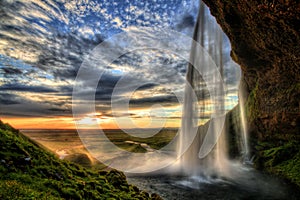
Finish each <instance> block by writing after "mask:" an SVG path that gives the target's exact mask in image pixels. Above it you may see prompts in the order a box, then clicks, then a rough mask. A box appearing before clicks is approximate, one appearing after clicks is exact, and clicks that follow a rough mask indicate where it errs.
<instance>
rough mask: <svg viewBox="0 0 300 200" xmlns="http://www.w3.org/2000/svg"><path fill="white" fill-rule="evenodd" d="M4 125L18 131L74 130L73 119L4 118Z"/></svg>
mask: <svg viewBox="0 0 300 200" xmlns="http://www.w3.org/2000/svg"><path fill="white" fill-rule="evenodd" d="M1 120H2V121H3V122H4V123H9V124H10V125H11V126H13V127H14V128H16V129H74V128H75V126H74V122H73V118H72V117H57V118H48V117H28V118H21V117H4V118H1Z"/></svg>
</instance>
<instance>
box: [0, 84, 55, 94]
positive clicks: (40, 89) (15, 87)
mask: <svg viewBox="0 0 300 200" xmlns="http://www.w3.org/2000/svg"><path fill="white" fill-rule="evenodd" d="M0 90H2V91H20V92H37V93H55V92H58V91H57V90H54V89H52V88H48V87H44V86H30V85H19V84H5V85H2V86H0Z"/></svg>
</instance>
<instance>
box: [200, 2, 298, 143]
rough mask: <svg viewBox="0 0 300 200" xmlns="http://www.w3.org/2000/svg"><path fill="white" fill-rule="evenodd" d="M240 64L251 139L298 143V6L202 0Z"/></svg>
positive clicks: (282, 3)
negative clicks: (223, 33)
mask: <svg viewBox="0 0 300 200" xmlns="http://www.w3.org/2000/svg"><path fill="white" fill-rule="evenodd" d="M204 2H205V3H206V4H207V5H208V6H209V7H210V10H211V13H212V15H214V16H215V17H216V19H217V21H218V23H219V24H220V25H221V27H222V29H223V30H224V32H225V33H226V34H227V36H228V37H229V39H230V41H231V45H232V52H231V56H232V58H233V59H234V60H235V61H236V62H237V63H239V64H240V65H241V68H242V71H243V75H244V83H243V84H242V85H243V86H244V89H245V90H246V97H247V105H246V106H247V107H246V109H247V115H248V119H249V122H250V124H251V134H252V136H255V137H258V141H272V142H275V143H276V142H278V143H282V142H285V141H287V140H290V139H296V140H299V139H300V134H299V133H300V104H299V102H300V28H299V27H300V2H299V1H295V0H279V1H267V0H258V1H247V0H236V1H232V0H204Z"/></svg>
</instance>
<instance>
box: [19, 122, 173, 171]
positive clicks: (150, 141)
mask: <svg viewBox="0 0 300 200" xmlns="http://www.w3.org/2000/svg"><path fill="white" fill-rule="evenodd" d="M103 131H104V133H105V135H106V137H107V138H108V139H109V140H110V142H112V143H113V144H115V145H116V146H117V147H119V148H121V149H123V150H126V151H129V152H134V153H146V152H147V151H151V150H159V149H161V148H163V147H164V146H166V145H167V144H168V143H169V142H170V141H171V140H172V139H173V138H174V137H175V136H176V134H177V131H178V129H176V128H168V129H162V130H160V131H159V132H158V133H156V134H155V135H153V136H151V137H147V138H143V137H134V136H131V135H129V134H127V133H126V132H124V131H123V130H120V129H109V130H103ZM131 131H134V132H135V133H136V134H137V135H138V134H139V133H140V134H141V135H143V136H144V137H145V133H146V135H147V132H149V130H143V129H140V130H131ZM150 131H151V130H150ZM22 132H23V133H24V134H25V135H27V136H29V137H30V138H32V139H33V140H35V141H37V142H38V143H39V144H41V145H42V146H44V147H45V148H47V149H49V150H51V151H52V152H54V153H56V154H57V155H58V156H59V157H60V158H61V159H66V160H70V161H73V162H75V163H78V164H81V165H83V166H86V167H93V168H97V169H101V168H104V167H105V166H104V165H103V164H101V163H100V162H99V161H98V160H96V159H94V158H93V157H92V156H91V155H90V153H89V152H88V151H87V149H86V148H85V146H84V145H83V143H82V141H81V139H80V137H79V135H78V133H77V130H22ZM85 132H89V131H87V130H85ZM92 132H95V131H93V130H91V133H92Z"/></svg>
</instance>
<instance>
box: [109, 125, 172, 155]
mask: <svg viewBox="0 0 300 200" xmlns="http://www.w3.org/2000/svg"><path fill="white" fill-rule="evenodd" d="M177 131H178V130H177V129H162V130H161V131H159V132H158V133H157V134H155V135H154V136H152V137H148V138H139V137H134V136H131V135H128V134H127V133H125V132H123V131H122V130H106V131H104V132H105V134H106V136H107V137H108V138H109V140H110V141H111V142H113V143H114V144H115V145H117V146H118V147H120V148H122V149H124V150H127V151H131V152H135V153H144V152H146V149H145V148H143V147H142V146H140V145H139V144H128V143H125V141H133V142H137V143H145V144H147V145H149V146H150V147H151V148H152V149H156V150H159V149H161V148H163V147H164V146H166V145H168V144H169V143H170V141H171V140H172V139H173V138H174V137H175V136H176V134H177ZM112 133H113V134H112Z"/></svg>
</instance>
